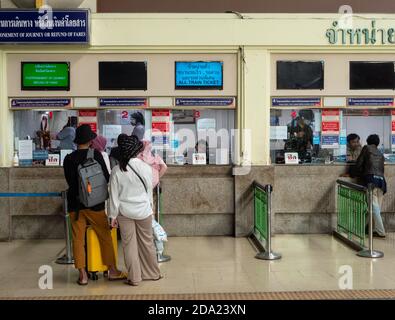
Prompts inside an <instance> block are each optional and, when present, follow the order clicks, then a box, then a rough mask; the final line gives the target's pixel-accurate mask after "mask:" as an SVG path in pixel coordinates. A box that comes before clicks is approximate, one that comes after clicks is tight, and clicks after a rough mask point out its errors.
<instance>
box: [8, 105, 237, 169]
mask: <svg viewBox="0 0 395 320" xmlns="http://www.w3.org/2000/svg"><path fill="white" fill-rule="evenodd" d="M82 123H88V124H90V125H91V127H92V128H93V130H95V131H96V132H97V133H98V134H99V135H102V136H104V137H105V138H106V145H105V146H103V151H105V152H107V153H108V154H110V153H111V149H112V148H114V147H116V146H117V138H118V136H119V135H120V134H121V133H125V134H127V135H131V134H134V135H137V136H138V137H139V138H140V139H144V140H147V141H151V143H152V151H153V153H157V154H159V155H160V156H162V158H163V160H164V161H165V162H166V163H167V164H174V165H184V164H201V165H204V164H211V165H227V164H230V163H231V162H232V160H233V159H232V154H233V150H234V148H233V141H234V139H233V137H234V135H235V133H234V130H233V129H234V123H235V120H234V111H233V110H199V111H197V110H163V109H158V110H143V109H140V110H138V109H125V110H112V109H111V110H64V111H47V110H42V111H38V110H18V111H14V137H15V141H14V150H15V154H14V164H15V162H17V164H19V165H23V166H30V165H61V164H62V160H63V159H64V157H65V156H66V155H67V154H68V153H70V152H72V151H73V150H75V149H76V145H75V144H74V143H73V141H74V137H75V128H76V127H77V126H78V124H82Z"/></svg>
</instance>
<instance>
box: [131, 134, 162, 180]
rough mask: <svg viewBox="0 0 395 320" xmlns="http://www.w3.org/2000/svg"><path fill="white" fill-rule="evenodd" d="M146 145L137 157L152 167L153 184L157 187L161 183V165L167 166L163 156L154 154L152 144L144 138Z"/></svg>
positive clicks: (143, 141)
mask: <svg viewBox="0 0 395 320" xmlns="http://www.w3.org/2000/svg"><path fill="white" fill-rule="evenodd" d="M141 142H142V143H143V145H144V149H143V151H141V152H140V153H139V155H138V156H137V158H139V159H141V160H143V161H144V162H145V163H146V164H148V165H149V166H151V168H152V185H153V186H154V187H155V186H156V185H157V184H158V183H159V178H160V177H159V171H160V169H161V166H163V165H164V166H166V165H165V163H164V162H163V160H162V158H161V157H160V156H159V155H153V154H152V144H151V142H149V141H146V140H142V141H141Z"/></svg>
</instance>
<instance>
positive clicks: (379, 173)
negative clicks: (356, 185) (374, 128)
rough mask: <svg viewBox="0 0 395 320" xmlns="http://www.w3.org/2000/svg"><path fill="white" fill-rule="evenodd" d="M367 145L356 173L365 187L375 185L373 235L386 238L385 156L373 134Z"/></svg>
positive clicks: (357, 163) (376, 137)
mask: <svg viewBox="0 0 395 320" xmlns="http://www.w3.org/2000/svg"><path fill="white" fill-rule="evenodd" d="M366 143H367V145H366V146H364V147H363V148H362V151H361V153H360V155H359V157H358V159H357V161H356V163H355V171H356V173H357V174H358V176H359V177H360V178H362V179H363V181H364V184H365V185H369V184H372V185H373V221H374V229H373V230H374V232H373V235H374V236H376V237H380V238H385V229H384V224H383V220H382V218H381V204H382V202H383V195H384V194H385V193H386V192H387V182H386V180H385V177H384V156H383V154H382V153H381V152H380V151H379V150H378V149H377V147H378V145H379V144H380V137H379V136H378V135H377V134H371V135H370V136H369V137H368V138H367V139H366Z"/></svg>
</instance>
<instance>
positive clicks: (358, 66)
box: [350, 61, 394, 90]
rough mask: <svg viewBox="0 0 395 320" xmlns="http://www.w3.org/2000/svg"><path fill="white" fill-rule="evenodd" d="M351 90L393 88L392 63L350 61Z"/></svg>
mask: <svg viewBox="0 0 395 320" xmlns="http://www.w3.org/2000/svg"><path fill="white" fill-rule="evenodd" d="M350 89H351V90H385V89H390V90H393V89H394V63H393V62H392V61H389V62H387V61H386V62H376V61H350Z"/></svg>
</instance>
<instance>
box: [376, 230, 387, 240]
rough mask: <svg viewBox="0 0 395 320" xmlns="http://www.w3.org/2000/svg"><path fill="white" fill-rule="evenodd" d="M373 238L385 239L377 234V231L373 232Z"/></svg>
mask: <svg viewBox="0 0 395 320" xmlns="http://www.w3.org/2000/svg"><path fill="white" fill-rule="evenodd" d="M373 237H376V238H381V239H385V236H382V235H381V234H378V233H377V231H373Z"/></svg>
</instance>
